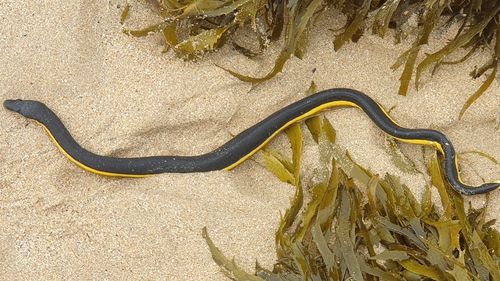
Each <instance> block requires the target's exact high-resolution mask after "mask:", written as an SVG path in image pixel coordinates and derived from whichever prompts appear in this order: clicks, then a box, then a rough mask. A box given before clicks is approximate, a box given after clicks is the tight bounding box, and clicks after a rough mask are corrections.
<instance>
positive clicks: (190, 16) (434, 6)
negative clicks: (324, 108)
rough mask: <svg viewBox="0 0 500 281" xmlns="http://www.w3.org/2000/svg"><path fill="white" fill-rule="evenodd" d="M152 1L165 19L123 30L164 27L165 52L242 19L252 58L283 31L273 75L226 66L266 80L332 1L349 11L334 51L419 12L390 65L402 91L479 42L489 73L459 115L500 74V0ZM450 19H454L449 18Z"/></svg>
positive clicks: (191, 49) (224, 32) (192, 52)
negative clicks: (436, 36)
mask: <svg viewBox="0 0 500 281" xmlns="http://www.w3.org/2000/svg"><path fill="white" fill-rule="evenodd" d="M146 3H147V5H149V6H150V7H151V10H152V11H154V12H155V13H157V14H158V15H159V16H160V17H162V20H161V21H160V22H158V23H157V24H154V25H152V26H149V27H146V28H143V29H139V30H131V29H129V28H125V29H124V32H125V33H126V34H129V35H132V36H137V37H140V36H146V35H149V34H152V33H160V34H162V35H163V38H164V41H165V48H164V50H165V51H166V50H169V49H172V50H174V51H175V52H176V53H177V54H178V55H179V56H181V57H183V58H187V59H193V58H197V57H199V56H201V55H203V54H204V53H205V52H207V51H211V50H214V49H215V48H217V47H219V46H221V45H223V44H224V43H225V42H226V41H228V40H226V39H227V38H228V37H230V35H231V34H232V33H234V32H235V31H236V30H237V29H239V28H241V27H244V26H249V27H250V28H251V30H253V31H254V32H255V33H256V38H258V40H259V46H260V50H259V51H258V52H253V51H251V50H250V48H246V47H245V46H243V45H241V44H236V43H234V42H233V45H234V46H235V49H236V50H238V51H240V52H242V53H243V54H245V55H246V56H249V57H253V56H256V55H259V54H261V53H262V51H263V49H264V48H265V47H266V46H267V45H268V44H267V42H269V41H276V40H278V39H280V35H282V34H284V36H283V37H284V42H283V46H282V50H281V52H280V54H279V55H278V57H277V58H276V59H275V62H274V66H273V67H272V68H271V69H270V70H269V71H268V72H267V74H265V75H263V76H260V77H254V76H249V75H244V74H241V73H239V72H237V71H235V70H231V69H227V68H225V67H222V66H220V67H221V68H223V69H224V70H226V71H228V72H229V73H230V74H231V75H233V76H235V77H236V78H238V79H240V80H242V81H246V82H251V83H260V82H263V81H266V80H268V79H271V78H273V77H275V76H276V75H277V74H278V73H280V72H282V71H283V69H284V66H285V64H286V62H287V61H288V60H289V59H290V58H291V57H293V56H296V57H298V58H302V57H303V55H304V52H305V49H306V45H307V37H308V34H309V31H310V27H311V25H312V23H313V22H314V19H315V17H317V16H318V15H320V14H321V12H323V11H324V10H326V9H327V8H335V9H338V10H340V11H341V12H342V13H343V14H345V15H346V16H347V22H346V24H345V26H344V27H343V28H342V29H341V30H339V31H338V32H337V35H335V39H334V40H333V48H334V49H335V50H338V49H340V48H341V47H342V46H344V45H345V44H346V43H348V42H350V41H353V42H356V41H357V40H358V39H359V38H360V36H362V34H363V32H364V30H365V29H371V30H372V31H373V33H375V34H378V35H379V36H381V37H384V36H385V35H386V34H387V33H388V31H389V29H395V32H394V34H395V36H396V37H397V38H399V37H401V34H403V32H402V29H403V27H404V26H405V24H406V21H408V19H409V18H410V17H411V16H414V18H415V17H416V18H417V23H418V26H417V27H415V28H416V29H417V32H416V34H417V36H416V38H415V39H414V41H413V44H412V47H411V48H410V49H409V50H407V51H406V52H404V53H403V54H401V55H400V56H399V58H398V59H397V60H396V61H395V63H394V65H393V66H392V67H391V68H392V69H393V70H396V69H398V68H400V67H401V66H403V69H402V73H401V76H400V79H399V80H400V87H399V94H400V95H406V94H407V93H408V90H409V87H410V84H411V81H412V80H413V79H414V81H415V87H417V89H418V87H419V85H420V83H421V77H422V75H423V74H424V73H425V71H426V70H428V69H429V68H431V67H432V69H433V71H432V73H433V72H434V71H435V70H436V69H437V68H438V67H439V66H441V65H449V64H453V63H459V62H462V61H465V60H466V59H468V58H470V57H471V56H472V54H473V53H474V52H476V51H478V50H481V49H482V48H481V47H486V48H489V49H491V53H492V59H491V61H490V62H489V63H488V64H486V65H484V66H482V67H479V68H478V69H477V70H476V71H474V72H473V74H472V75H473V77H474V78H479V77H482V76H486V80H485V81H484V82H483V83H482V85H481V86H480V87H479V88H478V89H477V91H476V92H475V93H474V94H473V95H471V96H470V98H469V99H468V100H467V102H466V103H465V104H464V106H463V108H462V110H461V111H460V114H459V117H460V118H461V117H462V116H463V114H464V112H465V111H466V110H467V109H468V108H469V107H470V106H471V105H472V104H473V103H474V102H475V101H476V100H477V99H478V98H479V97H481V95H483V94H484V93H485V92H486V90H487V89H488V88H489V87H490V85H491V84H492V83H493V80H494V78H495V76H496V75H497V68H498V66H497V65H498V58H499V56H500V47H499V45H500V43H498V42H499V41H500V39H499V37H500V1H497V0H413V1H401V0H288V1H285V0H148V1H146ZM129 8H130V6H129V5H126V6H125V8H124V10H123V13H122V16H121V18H120V22H122V23H123V22H125V20H126V19H127V17H128V14H129ZM446 18H447V19H448V20H447V21H443V19H446ZM443 22H444V23H443ZM454 22H455V23H457V24H460V28H459V29H458V31H457V33H456V36H455V37H454V38H453V39H451V40H450V41H449V42H448V43H447V44H446V45H445V46H444V47H442V48H441V49H439V50H438V51H436V52H433V53H431V54H428V55H425V57H424V58H423V60H421V61H419V55H421V52H420V51H421V48H422V46H424V45H427V44H428V39H429V36H430V35H431V33H432V31H433V30H435V29H436V28H438V27H440V26H442V25H443V24H444V26H449V24H450V23H454ZM492 42H495V44H492ZM492 45H494V46H492ZM459 49H468V51H467V54H466V55H465V56H463V57H462V58H461V59H459V60H456V59H454V58H452V55H454V54H455V53H456V52H457V51H458V50H459ZM414 73H415V74H414Z"/></svg>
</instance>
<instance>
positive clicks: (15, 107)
mask: <svg viewBox="0 0 500 281" xmlns="http://www.w3.org/2000/svg"><path fill="white" fill-rule="evenodd" d="M23 104H24V103H23V101H22V100H19V99H17V100H5V101H4V102H3V106H4V107H5V108H7V109H8V110H10V111H14V112H17V113H21V110H22V108H23Z"/></svg>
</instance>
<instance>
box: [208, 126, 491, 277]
mask: <svg viewBox="0 0 500 281" xmlns="http://www.w3.org/2000/svg"><path fill="white" fill-rule="evenodd" d="M315 118H316V117H315ZM313 122H314V124H315V125H314V126H312V128H314V129H313V130H312V131H311V133H313V134H318V133H319V136H318V140H317V142H318V146H319V149H320V153H321V159H320V163H319V166H320V167H321V170H327V171H330V172H329V175H328V176H326V177H319V178H320V180H319V182H317V183H314V184H312V185H311V184H308V185H307V186H303V183H302V182H301V181H294V182H293V183H292V184H293V185H294V186H295V188H296V193H295V196H294V197H293V199H292V203H291V206H290V208H289V209H288V210H287V211H286V213H285V215H284V216H282V218H281V222H280V224H279V226H278V230H277V231H276V237H275V239H276V251H277V260H276V263H275V265H274V267H273V269H272V270H268V269H265V268H262V267H261V266H260V265H259V264H257V266H256V272H255V274H253V275H250V274H248V273H244V272H242V270H241V268H239V267H238V266H237V265H236V263H235V262H234V260H233V261H231V260H230V259H227V258H225V257H224V255H223V254H222V253H221V252H220V250H218V249H217V247H216V246H215V245H214V243H213V242H212V241H211V240H210V239H209V238H208V234H207V232H206V230H204V232H203V235H204V237H205V239H206V240H207V243H208V245H209V249H210V251H211V253H212V256H213V258H214V260H215V262H216V263H217V264H219V266H220V267H221V269H222V270H223V271H224V272H225V274H226V275H227V276H229V277H230V278H231V279H233V280H266V281H277V280H280V281H285V280H293V281H295V280H297V281H299V280H318V281H319V280H390V281H393V280H394V281H396V280H429V279H431V280H457V281H462V280H471V281H472V280H500V279H498V278H500V269H499V267H498V262H499V260H500V256H499V250H500V233H499V232H498V231H497V230H495V229H494V228H493V227H492V226H493V224H494V222H493V221H486V220H485V207H483V208H482V209H479V210H475V209H472V208H470V209H469V210H468V211H467V212H466V209H465V207H464V202H463V199H462V197H460V196H459V195H458V194H456V193H455V192H454V191H453V190H452V189H451V187H450V186H449V185H448V183H447V182H446V181H445V180H444V178H443V175H442V174H441V171H440V165H439V160H438V158H437V154H436V152H434V153H433V154H432V157H431V158H430V161H429V165H428V166H429V173H430V174H431V180H432V186H433V188H436V189H437V190H438V193H439V195H440V201H441V207H442V208H437V207H436V206H435V205H436V204H438V203H437V202H432V199H431V198H432V197H431V188H426V189H425V191H424V193H423V196H422V199H421V200H420V201H418V200H416V198H415V197H414V195H413V193H412V192H411V191H410V189H409V188H408V187H406V186H405V185H403V184H401V183H400V182H399V180H398V179H397V178H396V177H394V176H390V175H388V176H386V177H385V178H383V179H380V178H379V177H377V176H375V175H373V174H371V173H370V172H369V171H368V170H366V169H364V168H363V167H361V166H359V165H358V164H356V163H355V162H354V161H353V160H352V159H351V158H350V157H349V156H348V154H346V153H344V152H341V150H340V149H339V148H338V147H337V146H336V144H335V143H334V141H335V140H334V139H335V136H334V133H333V132H334V130H333V127H332V126H331V124H330V123H329V122H328V121H327V120H326V119H324V118H319V120H318V119H314V121H313ZM318 122H319V125H318ZM318 128H319V129H318ZM298 130H299V129H298V126H297V127H296V128H294V129H292V130H290V132H289V134H288V135H289V138H290V141H291V143H292V142H293V143H295V144H292V154H293V155H295V156H293V155H292V159H295V160H296V161H299V160H300V157H299V156H297V154H300V153H301V145H298V143H302V141H301V138H302V137H301V133H299V131H298ZM327 155H328V156H327ZM278 158H284V157H283V156H279V157H278ZM287 162H288V164H286V165H283V166H288V168H285V169H287V170H288V171H289V172H291V170H295V169H296V168H297V166H294V165H292V164H291V162H293V161H287ZM299 167H300V166H299ZM271 171H272V170H271ZM273 173H274V172H273ZM294 173H296V171H295V172H294ZM275 174H276V173H275ZM304 191H306V192H307V196H304ZM364 194H366V195H364ZM365 197H366V198H365Z"/></svg>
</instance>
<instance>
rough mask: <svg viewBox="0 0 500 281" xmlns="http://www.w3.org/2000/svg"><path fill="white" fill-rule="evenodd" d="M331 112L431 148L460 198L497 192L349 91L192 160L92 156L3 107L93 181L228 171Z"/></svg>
mask: <svg viewBox="0 0 500 281" xmlns="http://www.w3.org/2000/svg"><path fill="white" fill-rule="evenodd" d="M337 106H348V107H356V108H359V109H362V110H363V111H364V112H365V113H366V114H367V115H368V117H370V119H371V120H372V121H373V122H374V123H375V124H376V125H377V126H378V127H379V128H380V129H382V130H383V131H384V132H386V133H387V134H389V135H391V136H392V137H394V138H396V139H398V140H401V141H403V142H408V143H413V144H421V145H429V146H433V147H435V148H436V149H437V150H438V151H439V152H440V153H441V154H442V155H443V156H444V159H443V161H442V163H443V164H442V165H443V170H444V173H445V176H446V179H447V181H448V182H449V183H450V185H451V186H452V187H453V188H454V189H455V190H456V191H457V192H459V193H461V194H464V195H473V194H480V193H486V192H489V191H492V190H494V189H496V188H497V187H499V186H500V182H492V183H485V184H482V185H480V186H477V187H472V186H468V185H466V184H464V183H463V182H462V180H461V179H460V172H459V169H458V165H457V158H456V153H455V149H454V148H453V145H452V144H451V142H450V141H449V140H448V138H447V137H446V136H445V135H444V134H443V133H441V132H439V131H436V130H430V129H407V128H403V127H401V126H399V125H398V124H396V122H394V121H393V120H392V119H391V117H389V115H388V114H387V112H386V111H385V110H384V109H383V108H382V106H380V105H379V104H378V103H377V102H375V101H374V100H373V99H371V98H370V97H369V96H367V95H366V94H364V93H361V92H359V91H356V90H352V89H342V88H339V89H330V90H325V91H321V92H318V93H316V94H313V95H310V96H308V97H306V98H304V99H302V100H299V101H297V102H295V103H292V104H290V105H288V106H286V107H284V108H283V109H281V110H279V111H277V112H275V113H274V114H272V115H270V116H269V117H267V118H265V119H264V120H262V121H260V122H259V123H257V124H255V125H253V126H252V127H250V128H248V129H246V130H245V131H243V132H241V133H240V134H238V135H237V136H235V137H234V138H232V139H231V140H229V141H228V142H226V143H225V144H224V145H222V146H220V147H219V148H217V149H215V150H213V151H212V152H209V153H206V154H202V155H197V156H149V157H135V158H117V157H109V156H101V155H97V154H94V153H92V152H90V151H88V150H86V149H84V148H83V147H81V146H80V145H79V144H78V143H77V142H76V141H75V139H73V137H72V136H71V134H70V133H69V132H68V130H67V129H66V127H65V126H64V125H63V123H62V122H61V120H60V119H59V118H58V117H57V116H56V114H55V113H54V112H53V111H52V110H50V109H49V108H48V107H47V106H46V105H45V104H43V103H41V102H39V101H32V100H19V99H18V100H5V101H4V107H5V108H7V109H9V110H11V111H15V112H17V113H20V114H21V115H23V116H25V117H27V118H30V119H33V120H36V121H37V122H38V123H40V124H41V125H42V126H43V127H44V128H45V130H46V131H47V134H48V135H49V137H50V138H51V139H52V141H53V142H54V143H55V145H56V146H57V147H58V148H59V150H60V151H61V152H62V153H63V154H64V155H65V156H66V157H67V158H68V159H69V160H71V161H72V162H73V163H75V164H76V165H78V166H79V167H81V168H83V169H85V170H87V171H89V172H92V173H96V174H99V175H105V176H118V177H144V176H147V175H152V174H159V173H192V172H207V171H214V170H230V169H232V168H234V167H236V166H238V165H239V164H240V163H242V162H243V161H245V160H246V159H248V158H249V157H250V156H252V155H253V154H254V153H256V152H257V151H258V150H259V149H261V148H262V147H263V146H264V145H266V144H267V143H268V142H269V141H270V140H271V139H272V138H274V137H275V136H276V135H277V134H278V133H280V132H281V131H283V130H284V129H285V128H287V127H288V126H290V125H291V124H293V123H296V122H299V121H301V120H304V119H307V118H309V117H312V116H314V115H316V114H318V113H319V112H321V111H323V110H326V109H329V108H332V107H337Z"/></svg>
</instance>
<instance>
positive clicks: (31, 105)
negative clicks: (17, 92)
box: [3, 99, 46, 118]
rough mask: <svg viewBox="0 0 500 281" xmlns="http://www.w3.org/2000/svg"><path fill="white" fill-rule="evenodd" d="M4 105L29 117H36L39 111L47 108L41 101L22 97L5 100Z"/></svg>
mask: <svg viewBox="0 0 500 281" xmlns="http://www.w3.org/2000/svg"><path fill="white" fill-rule="evenodd" d="M3 106H4V107H5V108H6V109H8V110H10V111H14V112H17V113H19V114H21V115H23V116H25V117H28V118H34V116H35V115H36V114H37V113H39V112H41V111H43V110H44V109H45V108H46V106H45V105H44V104H43V103H41V102H39V101H33V100H21V99H17V100H5V101H4V102H3Z"/></svg>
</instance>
